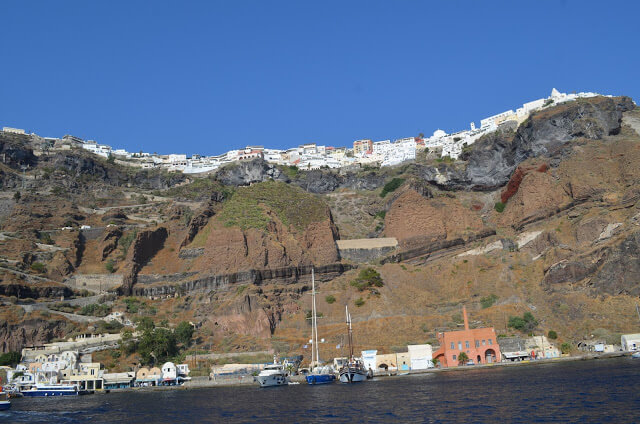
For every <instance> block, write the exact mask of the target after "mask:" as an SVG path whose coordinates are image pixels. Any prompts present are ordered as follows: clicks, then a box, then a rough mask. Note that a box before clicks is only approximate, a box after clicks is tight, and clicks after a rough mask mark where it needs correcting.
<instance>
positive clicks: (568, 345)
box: [560, 342, 571, 354]
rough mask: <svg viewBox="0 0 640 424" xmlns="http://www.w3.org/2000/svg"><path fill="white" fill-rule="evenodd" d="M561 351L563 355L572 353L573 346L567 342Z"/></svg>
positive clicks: (561, 346) (562, 345) (561, 347)
mask: <svg viewBox="0 0 640 424" xmlns="http://www.w3.org/2000/svg"><path fill="white" fill-rule="evenodd" d="M560 351H561V352H562V353H563V354H567V353H569V352H571V345H570V344H569V343H567V342H564V343H562V344H561V345H560Z"/></svg>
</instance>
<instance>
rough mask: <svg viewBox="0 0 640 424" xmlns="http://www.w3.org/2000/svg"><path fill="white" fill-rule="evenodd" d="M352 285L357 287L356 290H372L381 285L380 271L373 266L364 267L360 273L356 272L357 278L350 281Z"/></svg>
mask: <svg viewBox="0 0 640 424" xmlns="http://www.w3.org/2000/svg"><path fill="white" fill-rule="evenodd" d="M350 284H351V285H352V286H353V287H355V288H357V289H358V291H365V290H367V289H368V290H369V291H374V290H375V287H383V286H384V282H383V281H382V277H381V276H380V273H379V272H378V271H376V270H375V269H373V268H370V267H369V268H364V269H362V270H360V274H358V278H356V279H355V280H353V281H351V283H350Z"/></svg>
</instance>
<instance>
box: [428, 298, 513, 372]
mask: <svg viewBox="0 0 640 424" xmlns="http://www.w3.org/2000/svg"><path fill="white" fill-rule="evenodd" d="M462 315H463V318H464V330H459V331H445V332H443V333H438V341H439V342H440V348H439V349H438V350H436V351H435V352H434V353H433V357H434V358H435V359H437V360H438V361H439V363H440V365H441V366H442V367H445V368H446V367H457V366H458V365H459V357H460V353H461V352H465V353H466V354H467V357H468V358H469V360H471V361H473V363H474V364H490V363H493V362H499V361H500V360H501V359H502V355H501V353H500V346H498V339H497V335H496V330H495V329H494V328H493V327H489V328H474V329H470V328H469V320H468V319H467V308H465V307H463V308H462Z"/></svg>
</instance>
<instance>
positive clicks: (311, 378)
mask: <svg viewBox="0 0 640 424" xmlns="http://www.w3.org/2000/svg"><path fill="white" fill-rule="evenodd" d="M306 378H307V384H311V385H314V384H330V383H333V382H334V381H336V376H335V375H333V374H311V375H308V376H307V377H306Z"/></svg>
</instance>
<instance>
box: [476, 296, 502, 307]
mask: <svg viewBox="0 0 640 424" xmlns="http://www.w3.org/2000/svg"><path fill="white" fill-rule="evenodd" d="M496 300H498V296H496V295H495V294H490V295H489V296H486V297H483V298H481V299H480V304H481V305H482V309H487V308H489V307H491V306H492V305H493V304H494V303H495V302H496Z"/></svg>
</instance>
